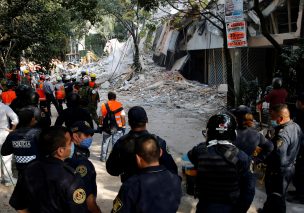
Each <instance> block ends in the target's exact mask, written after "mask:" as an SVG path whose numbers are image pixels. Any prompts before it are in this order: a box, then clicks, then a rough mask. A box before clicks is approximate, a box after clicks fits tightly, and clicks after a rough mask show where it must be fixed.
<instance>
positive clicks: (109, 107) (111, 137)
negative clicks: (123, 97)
mask: <svg viewBox="0 0 304 213" xmlns="http://www.w3.org/2000/svg"><path fill="white" fill-rule="evenodd" d="M100 111H101V119H100V125H101V126H103V127H102V128H104V127H105V125H106V124H103V120H104V118H105V117H106V115H107V114H108V113H109V111H112V112H115V111H116V113H114V115H115V121H116V126H117V129H115V130H113V131H112V132H110V131H107V130H105V128H104V129H103V137H102V143H101V154H100V160H101V161H102V162H105V161H106V159H107V156H108V148H109V143H110V141H112V147H114V144H115V143H116V141H117V140H118V139H119V138H120V137H121V136H123V128H125V126H126V119H125V116H126V113H125V111H124V110H123V106H122V104H121V103H120V102H119V101H116V94H115V93H114V92H109V93H108V102H107V103H103V104H101V110H100Z"/></svg>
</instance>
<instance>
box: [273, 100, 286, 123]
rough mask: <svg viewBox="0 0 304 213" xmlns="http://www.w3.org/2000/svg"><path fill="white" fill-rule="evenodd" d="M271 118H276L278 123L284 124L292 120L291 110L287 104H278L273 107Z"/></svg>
mask: <svg viewBox="0 0 304 213" xmlns="http://www.w3.org/2000/svg"><path fill="white" fill-rule="evenodd" d="M271 119H272V120H276V121H277V123H278V124H284V123H287V122H288V121H290V112H289V110H288V106H287V105H286V104H278V105H275V106H273V107H272V108H271Z"/></svg>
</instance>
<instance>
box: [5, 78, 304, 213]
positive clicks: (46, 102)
mask: <svg viewBox="0 0 304 213" xmlns="http://www.w3.org/2000/svg"><path fill="white" fill-rule="evenodd" d="M79 79H80V80H76V79H73V78H71V77H70V76H68V75H63V76H60V77H59V76H57V77H56V81H52V80H51V76H49V75H44V74H41V75H40V76H39V81H38V82H37V83H36V84H35V85H34V87H33V85H31V84H27V83H26V82H25V81H26V79H25V80H24V81H23V82H20V83H19V85H16V84H15V83H14V82H11V81H7V82H6V84H5V85H2V87H3V88H5V89H4V90H3V91H2V94H1V98H2V102H1V103H0V145H1V183H2V184H4V185H6V186H10V185H14V186H15V188H14V191H13V194H12V196H11V198H10V201H9V203H10V205H11V206H12V207H13V208H14V209H16V210H17V211H18V212H21V213H28V212H31V213H32V212H33V213H36V212H37V213H41V212H63V213H65V212H94V213H100V212H101V210H102V207H99V206H98V204H97V202H96V199H97V184H96V175H97V174H96V170H95V167H94V165H93V164H92V162H91V161H90V159H89V157H90V147H91V145H92V142H93V138H92V136H93V135H94V134H95V133H97V134H100V133H101V134H103V136H102V142H101V151H100V161H101V162H105V165H106V170H107V172H108V173H109V174H110V175H112V176H120V178H121V182H122V185H121V188H120V190H119V192H118V194H117V197H116V198H115V200H114V201H113V209H112V212H114V213H115V212H132V213H133V212H144V213H149V212H151V213H152V212H153V213H155V212H159V213H160V212H177V210H178V208H179V204H180V201H181V197H182V187H181V177H180V176H179V175H178V167H177V165H176V163H175V161H174V159H173V157H172V155H171V154H170V149H169V147H168V146H167V143H166V141H165V140H164V139H162V138H161V137H159V136H157V135H155V134H152V133H150V132H149V131H148V129H147V123H148V116H147V113H146V111H145V109H144V108H143V107H141V106H133V107H131V108H130V109H129V110H128V112H127V113H126V112H125V110H124V108H123V104H122V103H121V102H119V101H117V100H116V94H115V93H114V92H108V100H107V101H106V102H104V103H102V104H101V105H100V107H98V106H99V104H98V103H99V102H100V97H99V93H98V90H97V85H96V83H95V80H96V75H95V74H94V73H91V74H90V75H89V74H88V73H87V72H82V73H81V77H80V78H79ZM274 85H275V86H274V88H273V91H272V92H270V93H269V94H268V95H267V96H266V97H265V100H266V101H268V102H270V105H271V108H270V122H269V123H271V125H272V129H273V131H272V134H270V135H267V137H265V136H264V135H263V134H262V133H260V132H258V131H257V130H256V128H255V127H254V124H255V122H254V115H253V113H252V111H251V109H250V108H248V107H246V106H240V107H238V108H236V109H234V110H231V111H229V112H228V111H225V112H220V113H217V114H215V115H213V116H211V117H210V118H209V120H208V122H207V131H206V135H205V136H206V141H204V142H202V143H199V144H198V145H197V146H195V147H194V148H193V149H191V150H190V151H189V152H188V153H187V156H188V158H189V160H190V161H191V163H192V164H193V166H194V168H195V170H196V171H197V173H196V177H195V187H194V196H195V197H196V198H198V199H199V202H198V204H197V212H208V213H209V212H210V213H217V212H219V213H234V212H237V213H245V212H247V211H248V209H249V208H250V205H251V204H252V202H253V199H254V196H255V185H256V175H255V174H254V171H253V169H252V168H253V166H254V165H259V164H263V165H266V173H265V188H266V194H267V200H266V202H265V204H264V207H263V208H262V209H260V210H259V212H264V213H268V212H286V201H285V200H286V197H287V199H288V200H289V201H292V202H297V203H304V184H303V182H302V180H303V177H304V160H303V159H304V158H303V155H304V145H303V133H302V130H303V128H304V126H303V122H304V119H303V115H304V94H301V95H299V97H298V100H297V104H296V105H297V109H298V113H297V114H296V115H295V118H294V119H292V118H291V115H290V112H289V109H288V107H287V105H285V103H284V102H285V99H286V96H287V95H288V94H287V92H285V91H284V89H283V88H282V82H281V81H280V80H277V79H275V80H274ZM276 90H278V91H276ZM278 96H279V97H278ZM281 96H284V97H281ZM51 104H53V105H54V107H55V109H56V111H57V113H58V116H57V118H56V121H55V123H54V125H52V122H51V117H52V116H54V115H52V113H51ZM65 105H66V106H65ZM126 118H127V119H126ZM126 120H127V121H128V124H129V126H130V128H131V130H130V131H129V132H128V133H126V132H125V130H126V123H127V122H126ZM110 143H112V151H111V153H110V154H109V153H108V148H109V144H110ZM13 158H14V161H12V159H13ZM12 162H15V164H16V169H17V172H18V178H14V177H13V174H12ZM291 182H293V184H294V186H295V187H296V191H294V192H290V193H289V195H288V196H287V194H288V193H287V191H288V186H289V184H290V183H291Z"/></svg>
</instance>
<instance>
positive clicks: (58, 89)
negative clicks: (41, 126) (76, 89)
mask: <svg viewBox="0 0 304 213" xmlns="http://www.w3.org/2000/svg"><path fill="white" fill-rule="evenodd" d="M55 97H56V100H57V102H58V106H59V109H60V111H62V110H63V106H62V104H63V102H64V99H65V89H64V84H63V82H62V78H61V77H60V76H58V77H57V84H56V85H55Z"/></svg>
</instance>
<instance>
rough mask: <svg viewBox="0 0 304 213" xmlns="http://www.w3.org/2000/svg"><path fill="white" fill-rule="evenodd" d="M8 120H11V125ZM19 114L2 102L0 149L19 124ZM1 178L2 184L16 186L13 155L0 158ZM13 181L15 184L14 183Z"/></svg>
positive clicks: (0, 104) (0, 108) (0, 110)
mask: <svg viewBox="0 0 304 213" xmlns="http://www.w3.org/2000/svg"><path fill="white" fill-rule="evenodd" d="M8 118H9V119H10V120H11V123H9V121H8ZM18 122H19V120H18V116H17V114H16V113H15V112H14V111H13V110H12V109H11V108H10V107H9V106H7V105H5V104H3V103H1V102H0V148H1V147H2V145H3V143H4V141H5V139H6V137H7V136H8V134H9V132H11V131H13V130H14V129H15V128H16V126H17V124H18ZM0 157H1V159H0V178H1V180H0V181H1V183H2V184H4V185H6V186H10V185H12V184H15V183H14V182H15V181H14V179H11V178H10V177H12V157H13V156H12V155H8V156H0ZM12 180H13V183H12Z"/></svg>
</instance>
